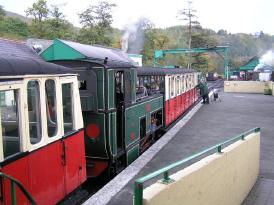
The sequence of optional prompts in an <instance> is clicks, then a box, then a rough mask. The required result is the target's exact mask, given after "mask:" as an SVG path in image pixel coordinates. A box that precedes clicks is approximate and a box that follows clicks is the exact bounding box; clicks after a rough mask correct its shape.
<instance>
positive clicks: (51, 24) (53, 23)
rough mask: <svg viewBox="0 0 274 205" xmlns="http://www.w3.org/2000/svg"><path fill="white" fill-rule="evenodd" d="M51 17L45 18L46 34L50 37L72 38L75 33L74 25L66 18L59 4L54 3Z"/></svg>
mask: <svg viewBox="0 0 274 205" xmlns="http://www.w3.org/2000/svg"><path fill="white" fill-rule="evenodd" d="M49 14H50V17H49V18H48V19H47V20H45V26H46V28H47V29H46V30H45V36H46V37H47V38H49V39H53V38H63V39H71V38H72V37H73V35H74V33H73V25H72V24H70V23H69V22H68V21H67V20H66V19H65V15H64V14H63V13H62V12H61V10H60V8H59V7H58V6H57V5H52V6H51V9H50V10H49Z"/></svg>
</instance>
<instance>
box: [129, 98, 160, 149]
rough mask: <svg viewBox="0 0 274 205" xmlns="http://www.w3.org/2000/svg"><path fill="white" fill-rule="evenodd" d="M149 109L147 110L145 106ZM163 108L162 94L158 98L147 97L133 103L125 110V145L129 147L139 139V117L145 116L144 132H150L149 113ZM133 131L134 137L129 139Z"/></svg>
mask: <svg viewBox="0 0 274 205" xmlns="http://www.w3.org/2000/svg"><path fill="white" fill-rule="evenodd" d="M146 106H150V110H149V111H147V109H146V108H147V107H146ZM159 109H163V96H159V97H158V98H153V99H147V100H144V101H142V102H141V103H138V104H133V105H132V106H131V107H128V108H127V109H126V111H125V145H126V147H129V145H131V144H132V143H134V142H137V141H138V140H139V139H140V118H142V117H144V116H145V117H146V132H147V133H148V132H150V131H151V128H150V125H151V124H150V123H151V119H150V118H151V113H153V112H155V111H156V110H159ZM132 133H134V135H135V138H134V139H131V137H130V136H131V134H132Z"/></svg>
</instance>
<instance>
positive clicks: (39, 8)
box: [25, 0, 49, 22]
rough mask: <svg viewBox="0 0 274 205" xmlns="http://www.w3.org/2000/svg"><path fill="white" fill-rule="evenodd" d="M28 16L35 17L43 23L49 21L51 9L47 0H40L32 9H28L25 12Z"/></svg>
mask: <svg viewBox="0 0 274 205" xmlns="http://www.w3.org/2000/svg"><path fill="white" fill-rule="evenodd" d="M25 12H26V15H27V16H32V17H34V19H35V20H37V21H39V22H42V21H43V20H45V19H47V17H48V15H49V8H48V5H47V1H46V0H38V1H37V2H36V3H33V4H32V7H29V8H27V10H26V11H25Z"/></svg>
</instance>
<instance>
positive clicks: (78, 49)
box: [40, 39, 134, 67]
mask: <svg viewBox="0 0 274 205" xmlns="http://www.w3.org/2000/svg"><path fill="white" fill-rule="evenodd" d="M40 55H41V56H42V57H43V58H44V60H46V61H60V60H80V61H89V62H93V63H97V64H101V65H105V66H107V67H134V66H133V61H132V60H131V59H130V58H129V57H128V55H127V54H126V53H124V52H122V51H121V50H119V49H114V48H107V47H100V46H93V45H85V44H80V43H76V42H72V41H64V40H60V39H55V40H54V41H53V44H52V45H51V46H49V47H48V48H47V49H45V50H44V51H43V52H42V53H41V54H40Z"/></svg>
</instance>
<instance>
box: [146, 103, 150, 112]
mask: <svg viewBox="0 0 274 205" xmlns="http://www.w3.org/2000/svg"><path fill="white" fill-rule="evenodd" d="M150 110H151V106H150V104H146V111H147V112H150Z"/></svg>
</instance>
